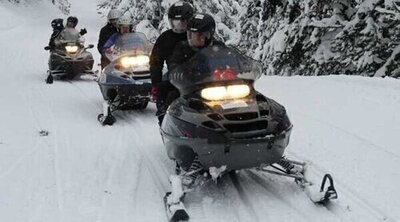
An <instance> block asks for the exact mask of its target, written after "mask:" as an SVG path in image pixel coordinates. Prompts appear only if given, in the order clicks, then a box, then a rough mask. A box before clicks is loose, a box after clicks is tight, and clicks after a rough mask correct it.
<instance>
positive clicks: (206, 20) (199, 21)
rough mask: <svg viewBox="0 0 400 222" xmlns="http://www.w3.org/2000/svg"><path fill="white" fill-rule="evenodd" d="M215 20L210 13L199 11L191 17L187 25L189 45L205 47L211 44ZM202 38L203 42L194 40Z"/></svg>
mask: <svg viewBox="0 0 400 222" xmlns="http://www.w3.org/2000/svg"><path fill="white" fill-rule="evenodd" d="M215 26H216V24H215V20H214V19H213V17H212V16H211V15H209V14H202V13H198V14H195V15H194V16H193V18H192V19H190V21H189V23H188V25H187V35H188V42H189V45H190V46H192V47H196V48H203V47H207V46H208V45H210V44H211V43H212V41H213V35H214V32H215ZM195 37H198V38H202V41H203V43H202V44H198V43H196V42H194V38H195Z"/></svg>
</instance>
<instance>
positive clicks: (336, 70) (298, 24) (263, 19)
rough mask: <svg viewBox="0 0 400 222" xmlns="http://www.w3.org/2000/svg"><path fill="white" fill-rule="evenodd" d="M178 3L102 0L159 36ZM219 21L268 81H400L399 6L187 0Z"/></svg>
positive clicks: (321, 0)
mask: <svg viewBox="0 0 400 222" xmlns="http://www.w3.org/2000/svg"><path fill="white" fill-rule="evenodd" d="M176 1H177V0H149V1H140V0H98V8H99V10H100V12H102V13H106V12H108V10H109V9H110V8H112V7H117V8H120V9H123V10H124V11H126V12H127V13H130V14H131V15H132V17H134V18H135V19H136V20H137V21H140V20H143V19H144V20H146V19H147V20H148V21H149V22H148V23H146V24H147V25H148V26H154V27H155V28H157V29H158V30H159V31H160V32H161V31H164V30H166V29H167V28H168V19H167V16H166V13H167V11H168V8H169V7H170V6H171V5H172V4H173V3H174V2H176ZM188 1H189V2H191V3H192V4H193V5H194V7H195V8H196V11H197V12H206V13H210V14H212V15H213V16H214V18H215V20H216V21H217V30H216V37H217V38H218V39H221V40H223V41H225V42H226V44H228V45H233V46H235V47H238V48H239V49H241V50H242V51H243V52H245V53H246V54H247V55H249V56H251V57H253V58H255V59H258V60H260V61H262V63H263V65H264V69H265V73H266V74H269V75H328V74H342V73H346V74H352V75H354V74H362V75H367V76H399V75H400V69H399V70H398V69H397V67H398V66H399V62H400V61H399V60H400V55H399V53H400V48H399V47H398V45H399V43H400V41H399V35H400V30H399V27H400V26H399V25H400V24H399V22H400V19H399V18H400V1H399V3H397V2H398V0H210V1H199V0H188Z"/></svg>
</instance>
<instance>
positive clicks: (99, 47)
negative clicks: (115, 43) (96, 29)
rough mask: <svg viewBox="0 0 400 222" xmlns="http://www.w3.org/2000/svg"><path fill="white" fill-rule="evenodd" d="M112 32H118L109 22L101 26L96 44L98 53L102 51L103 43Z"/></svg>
mask: <svg viewBox="0 0 400 222" xmlns="http://www.w3.org/2000/svg"><path fill="white" fill-rule="evenodd" d="M114 33H118V30H117V28H115V27H114V26H113V25H112V24H111V23H107V25H105V26H104V27H103V28H101V30H100V35H99V43H98V44H97V50H98V51H99V53H100V54H101V53H102V50H103V46H104V44H105V43H106V42H107V40H108V39H109V38H110V37H111V36H112V35H113V34H114Z"/></svg>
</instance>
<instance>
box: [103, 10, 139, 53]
mask: <svg viewBox="0 0 400 222" xmlns="http://www.w3.org/2000/svg"><path fill="white" fill-rule="evenodd" d="M131 32H134V28H133V21H132V19H131V17H130V16H121V17H120V18H119V19H118V32H117V33H114V34H113V35H112V36H110V38H109V39H108V40H107V42H106V43H105V44H104V46H103V49H102V53H103V54H104V53H110V52H111V47H112V46H113V45H114V44H115V42H116V40H117V39H118V37H119V36H121V35H123V34H126V33H131Z"/></svg>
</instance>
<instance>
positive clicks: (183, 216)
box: [164, 192, 189, 222]
mask: <svg viewBox="0 0 400 222" xmlns="http://www.w3.org/2000/svg"><path fill="white" fill-rule="evenodd" d="M171 194H172V193H171V192H167V193H166V194H165V196H164V205H165V210H166V211H167V217H168V221H170V222H175V221H187V220H189V214H188V213H187V212H186V208H185V206H184V205H183V202H182V201H181V200H180V201H178V202H176V203H174V202H173V201H172V196H171Z"/></svg>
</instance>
